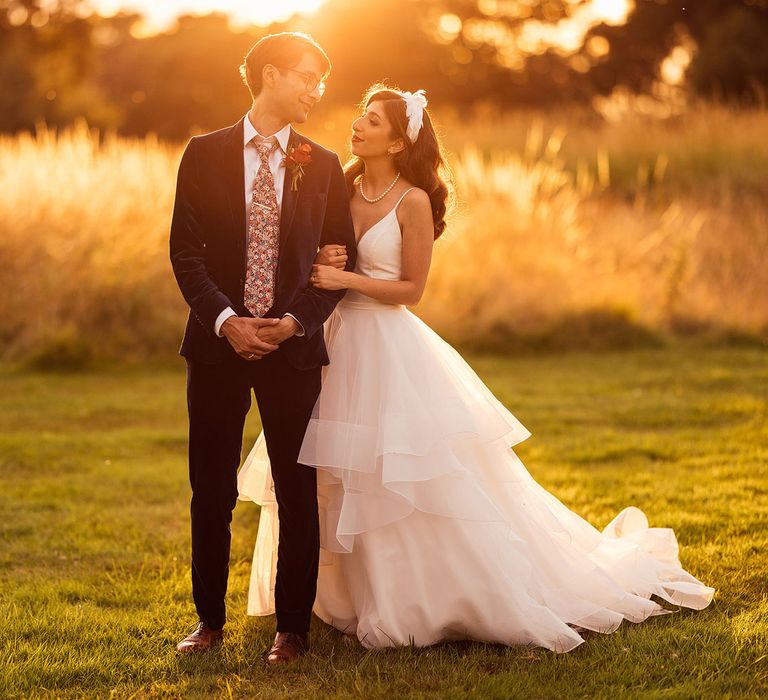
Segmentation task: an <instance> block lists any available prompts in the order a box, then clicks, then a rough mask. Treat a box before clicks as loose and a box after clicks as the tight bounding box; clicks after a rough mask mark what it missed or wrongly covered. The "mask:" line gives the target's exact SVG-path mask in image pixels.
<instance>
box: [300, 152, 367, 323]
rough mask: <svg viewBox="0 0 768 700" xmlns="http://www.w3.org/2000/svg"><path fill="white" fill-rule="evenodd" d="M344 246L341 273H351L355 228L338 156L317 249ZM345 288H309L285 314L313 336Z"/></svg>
mask: <svg viewBox="0 0 768 700" xmlns="http://www.w3.org/2000/svg"><path fill="white" fill-rule="evenodd" d="M332 243H333V244H337V245H345V246H346V247H347V256H348V257H347V264H346V266H345V268H344V269H345V270H353V269H354V267H355V260H356V258H357V245H356V243H355V229H354V226H353V225H352V214H351V213H350V210H349V194H348V193H347V184H346V182H345V181H344V172H343V170H342V169H341V163H340V162H339V159H338V156H336V157H334V160H333V163H332V165H331V176H330V181H329V185H328V200H327V203H326V207H325V219H324V220H323V230H322V232H321V235H320V247H322V246H324V245H328V244H332ZM346 291H347V290H346V289H339V290H327V289H317V288H316V287H313V286H312V285H309V286H308V287H307V288H306V289H304V290H303V291H302V293H301V294H300V295H299V296H297V297H296V299H295V300H294V301H293V303H292V304H291V306H290V307H289V308H288V309H286V313H289V314H291V315H292V316H294V317H295V318H296V320H297V321H298V322H299V323H300V324H301V325H302V326H303V328H304V333H305V335H306V337H307V338H309V337H311V336H313V335H314V334H315V333H317V331H319V330H320V328H322V325H323V322H324V321H325V320H326V319H327V318H328V316H330V315H331V312H332V311H333V309H334V307H335V306H336V304H338V303H339V301H340V300H341V298H342V297H343V296H344V294H345V293H346Z"/></svg>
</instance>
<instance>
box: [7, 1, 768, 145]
mask: <svg viewBox="0 0 768 700" xmlns="http://www.w3.org/2000/svg"><path fill="white" fill-rule="evenodd" d="M286 29H292V30H296V29H300V30H304V31H308V32H310V33H311V34H312V35H313V36H315V37H316V38H317V39H318V40H319V41H320V43H321V44H322V45H323V46H324V47H325V48H326V49H327V51H328V53H329V55H330V56H331V58H332V61H333V62H334V64H335V70H334V72H333V75H332V79H331V82H330V89H329V90H328V93H327V95H326V98H325V100H324V108H325V109H327V108H329V107H332V106H333V105H334V104H336V105H338V104H346V105H349V104H352V103H354V102H356V101H357V100H358V99H359V98H360V95H361V94H362V92H363V90H364V88H365V87H366V86H367V85H369V84H370V83H371V82H372V81H374V80H382V79H385V80H389V81H392V82H394V83H396V84H400V85H402V86H403V87H404V89H416V87H424V88H426V89H427V91H428V93H429V94H430V96H431V99H432V100H433V101H434V103H436V104H441V105H446V104H452V105H455V106H456V107H457V108H458V109H461V110H467V109H470V108H474V107H476V106H477V105H478V104H485V103H492V104H493V105H494V107H496V108H501V109H504V108H510V107H521V106H529V107H558V106H564V105H573V104H574V103H578V104H583V105H587V106H591V105H593V103H594V99H595V98H596V97H598V96H608V95H611V94H615V93H616V92H617V90H622V89H623V90H625V91H626V92H627V93H629V94H635V95H645V96H648V97H650V98H652V99H653V100H654V102H657V103H660V104H666V105H667V108H669V107H668V105H669V104H670V102H673V101H674V100H675V99H680V95H681V91H685V94H686V95H688V96H691V95H695V96H700V97H704V98H706V99H710V98H716V99H720V100H729V101H738V102H740V103H742V104H745V103H746V104H754V103H760V102H764V101H765V94H766V86H768V41H766V37H768V2H766V0H693V1H692V2H686V1H685V0H634V1H633V0H545V1H543V2H542V1H540V0H366V2H360V1H359V0H327V1H326V2H325V3H324V4H323V5H322V8H321V10H320V11H319V12H317V13H315V14H312V15H309V16H306V17H299V16H297V17H294V18H292V19H291V20H289V21H286V22H283V23H279V24H272V25H270V26H264V27H255V26H250V27H248V28H241V29H237V28H232V27H231V26H230V23H229V22H228V18H227V16H226V15H224V14H211V15H207V16H192V15H188V16H181V17H180V18H179V19H178V22H177V23H176V24H175V25H173V26H171V27H169V28H167V29H165V30H163V31H159V32H154V33H149V32H148V31H147V27H146V23H145V22H144V21H143V18H142V17H141V16H140V15H138V14H126V13H119V14H116V15H113V16H111V17H102V16H99V15H97V14H94V13H93V10H92V8H91V7H90V6H89V5H88V4H87V3H84V2H81V1H80V0H59V1H58V2H46V1H45V0H0V83H2V92H1V93H0V131H4V132H15V131H18V130H21V129H32V128H33V127H34V126H35V124H36V123H37V122H40V121H41V120H42V121H45V123H46V124H48V125H49V126H61V125H66V124H70V123H72V121H73V120H74V118H75V117H84V118H86V119H87V121H88V123H89V124H91V125H93V126H97V127H102V128H109V129H115V130H117V131H118V132H119V133H122V134H128V135H143V134H146V133H148V132H154V133H156V134H158V135H159V136H160V137H163V138H171V139H183V138H185V137H186V136H188V135H189V134H190V133H194V132H197V131H206V130H210V129H214V128H219V127H220V126H221V125H223V124H226V123H230V122H232V121H234V120H235V119H237V118H238V117H239V116H240V115H241V113H242V111H243V105H244V102H245V99H246V95H245V94H244V88H243V86H242V84H241V83H240V79H239V76H238V74H237V70H236V68H237V65H238V64H239V63H240V61H241V59H242V57H243V55H244V54H245V52H246V51H247V49H248V48H249V46H250V45H252V44H253V43H254V42H255V41H256V40H257V39H258V38H259V37H260V36H262V35H264V34H266V33H269V32H274V31H282V30H286ZM646 104H648V105H650V104H651V103H650V102H647V103H646Z"/></svg>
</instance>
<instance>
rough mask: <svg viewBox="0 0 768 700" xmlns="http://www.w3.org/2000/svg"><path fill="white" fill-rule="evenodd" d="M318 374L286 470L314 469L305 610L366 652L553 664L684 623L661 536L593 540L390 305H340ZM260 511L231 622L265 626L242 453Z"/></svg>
mask: <svg viewBox="0 0 768 700" xmlns="http://www.w3.org/2000/svg"><path fill="white" fill-rule="evenodd" d="M325 331H326V341H327V343H328V347H329V354H330V356H331V359H332V362H331V364H330V365H329V366H328V367H326V368H325V370H324V376H323V389H322V392H321V395H320V398H319V400H318V403H317V405H316V407H315V411H314V413H313V417H312V419H311V420H310V424H309V426H308V429H307V433H306V436H305V438H304V443H303V445H302V448H301V453H300V456H299V461H300V462H302V463H304V464H309V465H312V466H315V467H317V468H318V499H319V505H320V526H321V546H322V552H321V564H322V565H323V566H321V571H320V577H319V582H318V597H317V601H316V605H315V612H316V613H317V614H318V615H319V616H320V617H321V618H323V619H324V620H325V621H326V622H329V624H333V625H334V626H336V627H338V628H339V629H344V630H346V631H354V632H355V633H356V634H357V636H358V637H359V638H360V640H361V642H362V643H363V644H364V645H366V646H370V647H378V646H392V645H397V644H407V643H409V642H410V641H414V642H415V643H416V644H417V645H426V644H432V643H435V642H438V641H442V640H447V639H455V638H462V639H480V640H483V641H491V642H500V643H505V644H534V645H537V646H543V647H546V648H549V649H554V650H556V651H568V650H570V649H572V648H574V647H575V646H577V645H578V644H580V643H581V642H582V641H583V638H582V637H581V635H579V634H578V632H577V628H583V629H589V630H595V631H600V632H611V631H613V630H615V629H616V627H617V626H618V625H619V624H620V623H621V622H622V620H625V619H626V620H630V621H632V622H640V621H642V620H644V619H646V618H648V617H650V616H653V615H660V614H665V613H666V612H668V611H667V610H665V609H664V608H663V607H662V606H660V605H659V604H658V603H656V602H654V601H652V600H650V598H651V596H652V595H655V596H658V597H659V598H661V599H663V600H666V601H668V602H670V603H673V604H676V605H683V606H686V607H691V608H696V609H700V608H703V607H705V606H706V605H708V604H709V602H710V601H711V599H712V594H713V589H711V588H709V587H707V586H704V585H703V584H702V583H701V582H700V581H698V580H697V579H696V578H694V577H693V576H691V575H690V574H688V573H687V572H686V571H684V570H683V569H682V567H681V565H680V562H679V559H678V545H677V541H676V539H675V535H674V533H673V532H672V531H671V530H669V529H662V528H649V527H648V522H647V519H646V517H645V515H644V514H643V513H642V511H640V510H639V509H637V508H634V507H630V508H626V509H625V510H623V511H622V512H621V513H619V515H617V516H616V518H615V519H614V520H613V521H612V522H611V523H610V524H609V525H608V527H606V528H605V530H604V531H603V532H600V531H598V530H596V529H595V528H594V527H593V526H592V525H590V524H589V523H587V522H586V521H585V520H583V519H582V518H581V517H579V516H578V515H576V514H575V513H573V512H572V511H570V510H569V509H568V508H566V507H565V506H564V505H563V504H562V503H561V502H560V501H559V500H558V499H556V498H555V497H554V496H552V494H550V493H549V492H547V491H546V490H545V489H543V488H542V487H541V486H540V485H539V484H537V483H536V482H535V480H534V479H533V478H532V477H531V475H530V473H529V472H528V471H527V469H526V468H525V466H524V465H523V463H522V462H521V460H520V459H519V458H518V456H517V455H516V454H515V452H514V451H513V449H512V447H513V446H514V445H516V444H518V443H519V442H521V441H523V440H525V439H526V438H527V437H529V436H530V432H529V431H528V430H527V429H526V428H525V427H524V426H523V425H522V424H521V423H520V422H519V421H518V420H517V419H516V418H515V417H514V416H513V415H512V414H511V413H510V412H509V411H508V410H507V409H506V408H505V407H504V406H503V405H502V404H501V403H500V402H499V401H498V400H497V399H496V398H495V397H494V396H493V394H492V393H491V392H490V391H489V390H488V389H487V387H486V386H485V385H484V384H483V382H482V381H481V380H480V379H479V377H477V375H476V374H475V373H474V371H473V370H472V369H471V368H470V367H469V365H467V363H466V362H465V361H464V360H463V358H461V356H460V355H459V354H458V353H457V352H456V351H455V350H453V348H451V347H450V346H449V345H448V344H447V343H445V342H444V341H443V340H442V339H441V338H440V337H439V336H437V335H436V334H435V333H434V332H433V331H432V330H431V329H429V327H427V326H426V325H425V324H423V323H422V322H421V321H420V320H419V319H418V318H417V317H416V316H414V315H413V314H411V313H410V312H408V311H407V310H405V309H403V308H402V307H391V306H384V305H380V304H376V303H375V302H371V303H360V302H347V303H345V302H342V303H341V304H340V305H339V307H338V309H337V311H336V312H335V313H334V314H333V315H332V316H331V318H330V319H329V320H328V322H327V324H326V329H325ZM239 486H240V493H241V498H243V499H246V500H254V501H256V502H257V503H260V504H262V513H261V520H260V525H259V537H258V541H257V546H256V551H255V552H254V567H253V571H252V580H251V594H250V596H249V610H248V612H249V614H267V613H269V612H272V611H273V609H274V608H273V605H274V602H273V589H274V573H275V564H276V550H277V512H276V506H275V504H274V494H273V492H272V483H271V477H270V473H269V461H268V458H267V456H266V449H265V445H264V442H263V438H260V439H259V441H258V442H257V444H256V445H255V447H254V449H253V450H252V452H251V454H250V455H249V456H248V458H247V460H246V464H245V465H244V467H243V469H242V470H241V472H240V476H239Z"/></svg>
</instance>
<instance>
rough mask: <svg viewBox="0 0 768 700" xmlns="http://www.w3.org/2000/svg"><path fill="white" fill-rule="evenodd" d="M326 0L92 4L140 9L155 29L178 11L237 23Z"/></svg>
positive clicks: (104, 10)
mask: <svg viewBox="0 0 768 700" xmlns="http://www.w3.org/2000/svg"><path fill="white" fill-rule="evenodd" d="M324 2H325V0H281V1H280V2H254V1H253V0H167V1H166V2H162V3H158V2H155V0H91V3H90V4H91V6H92V7H94V9H96V11H98V12H99V13H100V14H102V15H113V14H116V13H117V12H120V11H134V12H140V13H141V14H142V15H144V17H145V18H146V22H147V25H148V26H149V27H150V28H152V29H154V30H156V31H157V30H162V29H166V28H167V27H169V26H171V25H172V24H173V22H174V20H175V19H176V17H177V16H178V15H181V14H193V15H205V14H209V13H211V12H222V13H224V14H226V15H228V16H229V17H230V20H231V22H232V24H233V25H234V26H236V27H242V26H248V25H253V24H261V25H264V24H270V23H271V22H281V21H284V20H286V19H288V18H289V17H291V16H293V15H294V14H297V13H300V14H311V13H313V12H315V11H317V10H318V9H319V8H320V6H321V5H322V4H323V3H324Z"/></svg>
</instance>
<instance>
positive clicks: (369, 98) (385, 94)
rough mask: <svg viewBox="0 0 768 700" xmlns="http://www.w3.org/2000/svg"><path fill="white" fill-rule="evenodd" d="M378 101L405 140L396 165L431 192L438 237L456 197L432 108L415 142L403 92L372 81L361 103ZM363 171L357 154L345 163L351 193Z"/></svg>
mask: <svg viewBox="0 0 768 700" xmlns="http://www.w3.org/2000/svg"><path fill="white" fill-rule="evenodd" d="M376 101H382V102H383V104H384V112H385V113H386V115H387V119H389V123H390V124H391V125H392V136H393V137H394V138H397V137H400V138H402V139H403V142H404V143H405V149H403V150H402V151H400V152H399V153H397V154H395V156H394V163H395V168H396V169H397V170H398V171H399V172H400V174H401V176H402V177H404V178H405V179H406V180H408V181H409V182H412V183H413V184H414V185H416V187H420V188H421V189H422V190H424V191H425V192H426V193H427V194H428V195H429V201H430V202H431V204H432V220H433V221H434V224H435V239H437V238H438V237H439V236H440V234H442V233H443V231H445V214H446V211H447V209H448V205H449V204H450V203H451V201H452V199H453V185H452V181H451V175H450V170H449V169H448V165H447V163H446V160H445V158H444V156H443V152H442V149H441V147H440V141H439V139H438V137H437V134H436V133H435V130H434V128H433V126H432V119H431V118H430V116H429V112H427V110H426V109H425V110H424V121H423V124H422V127H421V129H420V130H419V135H418V136H417V137H416V142H415V143H411V140H410V139H409V138H408V136H407V134H406V129H407V128H408V117H407V116H406V113H405V101H404V100H403V95H402V93H401V92H400V91H399V90H396V89H394V88H389V87H387V86H385V85H382V84H376V85H372V86H371V87H370V88H369V89H368V91H367V92H366V93H365V97H364V98H363V101H362V103H361V107H362V109H366V108H367V107H368V105H369V104H371V102H376ZM363 172H365V163H363V161H362V160H361V159H360V158H358V157H357V156H353V157H352V159H351V160H350V161H349V162H348V163H347V164H346V165H345V166H344V177H345V179H346V181H347V188H348V189H349V196H350V197H352V196H353V194H354V191H355V183H356V180H357V178H358V177H359V176H360V175H362V174H363Z"/></svg>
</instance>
